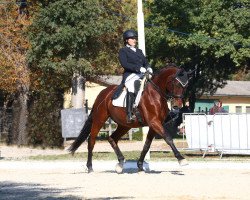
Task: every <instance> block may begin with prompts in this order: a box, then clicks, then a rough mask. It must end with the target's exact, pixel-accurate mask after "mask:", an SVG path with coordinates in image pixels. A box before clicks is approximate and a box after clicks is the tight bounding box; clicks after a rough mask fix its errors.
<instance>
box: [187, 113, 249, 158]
mask: <svg viewBox="0 0 250 200" xmlns="http://www.w3.org/2000/svg"><path fill="white" fill-rule="evenodd" d="M183 119H184V124H185V132H184V134H185V135H186V140H187V144H188V148H189V149H194V150H195V149H200V150H204V151H205V152H204V155H203V156H205V154H206V153H207V152H208V151H209V152H220V153H221V157H222V155H223V154H225V153H227V154H250V114H233V113H228V114H215V115H206V114H198V113H197V114H196V113H192V114H184V116H183Z"/></svg>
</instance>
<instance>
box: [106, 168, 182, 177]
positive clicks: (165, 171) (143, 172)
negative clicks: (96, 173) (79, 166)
mask: <svg viewBox="0 0 250 200" xmlns="http://www.w3.org/2000/svg"><path fill="white" fill-rule="evenodd" d="M103 173H113V174H117V172H116V171H115V170H106V171H103ZM161 173H170V174H172V175H178V176H184V175H185V174H184V173H183V172H182V171H176V170H170V171H168V170H162V171H160V170H146V171H142V172H138V169H134V168H127V169H124V170H123V171H122V173H121V174H161Z"/></svg>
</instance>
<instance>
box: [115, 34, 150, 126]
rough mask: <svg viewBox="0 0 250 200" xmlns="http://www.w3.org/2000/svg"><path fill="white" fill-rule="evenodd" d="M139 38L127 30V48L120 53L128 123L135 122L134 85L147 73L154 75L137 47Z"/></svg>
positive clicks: (124, 38) (124, 37) (125, 39)
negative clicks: (133, 112)
mask: <svg viewBox="0 0 250 200" xmlns="http://www.w3.org/2000/svg"><path fill="white" fill-rule="evenodd" d="M137 38H138V35H137V33H136V31H134V30H126V31H125V32H124V33H123V41H124V45H125V46H124V47H123V48H121V49H120V51H119V61H120V63H121V65H122V67H123V68H124V73H123V79H122V82H123V83H124V84H125V87H126V88H127V91H128V92H127V99H126V104H127V122H128V123H130V122H131V121H132V120H133V117H132V109H133V104H134V101H135V88H134V83H135V81H136V80H138V79H140V78H142V77H143V74H144V73H145V72H146V71H148V72H150V73H153V70H152V68H151V67H150V65H149V64H148V61H147V59H146V57H145V56H144V54H143V52H142V50H141V49H138V48H137V47H136V42H137Z"/></svg>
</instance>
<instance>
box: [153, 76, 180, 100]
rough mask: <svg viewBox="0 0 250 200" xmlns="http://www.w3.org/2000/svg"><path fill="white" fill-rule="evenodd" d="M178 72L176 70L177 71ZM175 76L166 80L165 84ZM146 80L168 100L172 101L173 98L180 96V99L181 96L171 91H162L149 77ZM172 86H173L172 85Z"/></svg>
mask: <svg viewBox="0 0 250 200" xmlns="http://www.w3.org/2000/svg"><path fill="white" fill-rule="evenodd" d="M177 73H178V72H177ZM175 78H176V77H173V78H172V79H171V80H170V81H168V82H167V83H166V84H168V83H170V82H171V83H172V84H174V83H173V81H174V79H175ZM148 81H149V82H150V83H151V84H152V85H153V87H154V89H155V90H156V91H157V92H158V93H159V94H160V95H161V96H162V97H163V98H164V99H166V100H170V101H172V100H173V99H174V98H180V99H182V96H179V95H174V94H173V92H171V93H170V94H168V93H166V92H163V91H162V90H161V89H160V88H159V86H158V85H156V84H155V83H154V82H153V81H152V80H151V79H149V78H148ZM172 88H173V87H172Z"/></svg>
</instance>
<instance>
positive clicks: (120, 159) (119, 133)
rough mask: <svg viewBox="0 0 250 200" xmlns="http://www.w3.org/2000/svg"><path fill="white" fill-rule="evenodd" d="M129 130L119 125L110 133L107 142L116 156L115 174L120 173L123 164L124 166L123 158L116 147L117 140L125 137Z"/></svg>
mask: <svg viewBox="0 0 250 200" xmlns="http://www.w3.org/2000/svg"><path fill="white" fill-rule="evenodd" d="M129 129H130V128H128V127H124V126H121V125H118V127H117V129H116V130H115V131H114V132H113V133H112V135H111V136H110V137H109V138H108V141H109V143H110V145H111V147H112V148H113V149H114V151H115V154H116V156H117V159H118V162H119V163H118V164H117V165H116V172H117V173H122V170H123V164H124V160H125V158H124V156H123V154H122V152H121V150H120V148H119V146H118V140H119V139H120V138H121V137H122V136H123V135H125V134H126V133H127V132H128V131H129Z"/></svg>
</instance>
